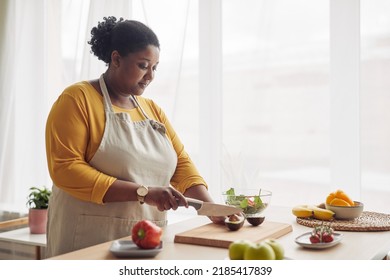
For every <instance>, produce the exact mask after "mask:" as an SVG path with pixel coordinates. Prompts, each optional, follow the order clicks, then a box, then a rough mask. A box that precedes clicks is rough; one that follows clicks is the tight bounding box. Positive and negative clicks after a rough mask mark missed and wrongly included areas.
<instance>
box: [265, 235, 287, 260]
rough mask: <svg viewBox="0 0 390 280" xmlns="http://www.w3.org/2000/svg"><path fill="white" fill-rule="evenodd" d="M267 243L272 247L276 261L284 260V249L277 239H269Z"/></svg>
mask: <svg viewBox="0 0 390 280" xmlns="http://www.w3.org/2000/svg"><path fill="white" fill-rule="evenodd" d="M265 242H266V243H267V244H268V245H270V246H271V247H272V249H273V250H274V253H275V259H276V260H283V259H284V248H283V246H282V244H280V243H279V242H278V241H277V240H276V239H267V240H265Z"/></svg>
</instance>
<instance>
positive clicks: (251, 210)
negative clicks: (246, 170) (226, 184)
mask: <svg viewBox="0 0 390 280" xmlns="http://www.w3.org/2000/svg"><path fill="white" fill-rule="evenodd" d="M260 193H261V190H260V192H259V194H260ZM225 194H226V204H228V205H232V206H236V207H239V208H241V209H242V210H243V212H244V213H245V214H256V213H258V212H261V210H262V209H264V208H265V207H266V205H265V204H264V203H263V202H262V200H261V198H260V195H253V196H247V195H243V194H238V195H236V193H235V191H234V188H230V189H228V190H227V191H226V193H225Z"/></svg>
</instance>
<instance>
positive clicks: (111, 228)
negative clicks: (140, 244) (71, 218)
mask: <svg viewBox="0 0 390 280" xmlns="http://www.w3.org/2000/svg"><path fill="white" fill-rule="evenodd" d="M135 223H136V221H131V220H129V219H126V218H115V217H105V216H92V215H80V216H79V217H78V219H77V225H76V229H75V235H74V242H73V250H79V249H82V248H85V247H89V246H93V245H96V244H100V243H104V242H107V241H111V240H115V239H119V238H122V237H126V236H130V235H131V228H132V227H133V225H134V224H135Z"/></svg>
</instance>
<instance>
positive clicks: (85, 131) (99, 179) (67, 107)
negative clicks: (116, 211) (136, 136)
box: [46, 85, 116, 204]
mask: <svg viewBox="0 0 390 280" xmlns="http://www.w3.org/2000/svg"><path fill="white" fill-rule="evenodd" d="M88 91H91V89H89V88H88V87H86V86H82V85H79V86H76V85H74V86H71V87H69V88H67V89H66V90H65V91H64V92H63V93H62V94H61V96H60V97H59V98H58V100H57V101H56V102H55V103H54V105H53V107H52V109H51V111H50V114H49V116H48V119H47V123H46V154H47V161H48V168H49V172H50V176H51V178H52V180H53V183H54V184H55V185H56V186H57V187H59V188H61V189H63V190H64V191H66V192H68V193H70V194H71V195H73V196H74V197H76V198H79V199H81V200H85V201H91V202H95V203H100V204H101V203H103V201H102V199H103V196H104V194H105V193H106V191H107V189H108V188H109V186H110V185H111V184H112V183H113V182H114V181H115V180H116V178H113V177H111V176H108V175H106V174H104V173H102V172H100V171H98V170H96V169H94V168H93V167H91V166H90V165H89V164H88V159H90V158H91V156H92V155H91V153H92V152H93V153H94V152H95V151H96V145H97V144H98V143H99V142H100V139H101V135H102V134H103V131H100V130H102V129H103V130H104V125H103V127H100V128H99V129H98V131H96V126H97V125H96V123H98V120H97V115H99V114H101V115H99V116H100V117H102V118H103V120H104V110H103V108H99V106H97V105H99V104H93V102H92V104H91V102H90V100H89V99H90V98H91V97H90V96H89V95H90V94H91V93H90V92H89V93H88ZM95 103H97V102H96V101H95ZM100 106H101V107H102V105H100ZM99 110H100V111H99ZM103 124H104V122H103ZM100 125H101V124H100ZM93 133H94V135H93ZM96 134H97V135H96ZM99 134H101V135H100V136H99ZM99 137H100V139H99ZM91 139H94V141H95V143H91ZM91 145H92V146H94V147H93V148H92V149H91V148H90V146H91ZM94 150H95V151H94Z"/></svg>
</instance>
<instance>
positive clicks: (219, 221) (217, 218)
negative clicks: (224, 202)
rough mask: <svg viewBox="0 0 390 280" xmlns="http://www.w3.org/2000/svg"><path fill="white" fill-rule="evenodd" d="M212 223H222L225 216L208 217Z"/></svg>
mask: <svg viewBox="0 0 390 280" xmlns="http://www.w3.org/2000/svg"><path fill="white" fill-rule="evenodd" d="M208 218H209V219H210V221H212V222H213V223H214V224H218V225H224V224H225V219H226V217H224V216H210V217H208Z"/></svg>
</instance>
